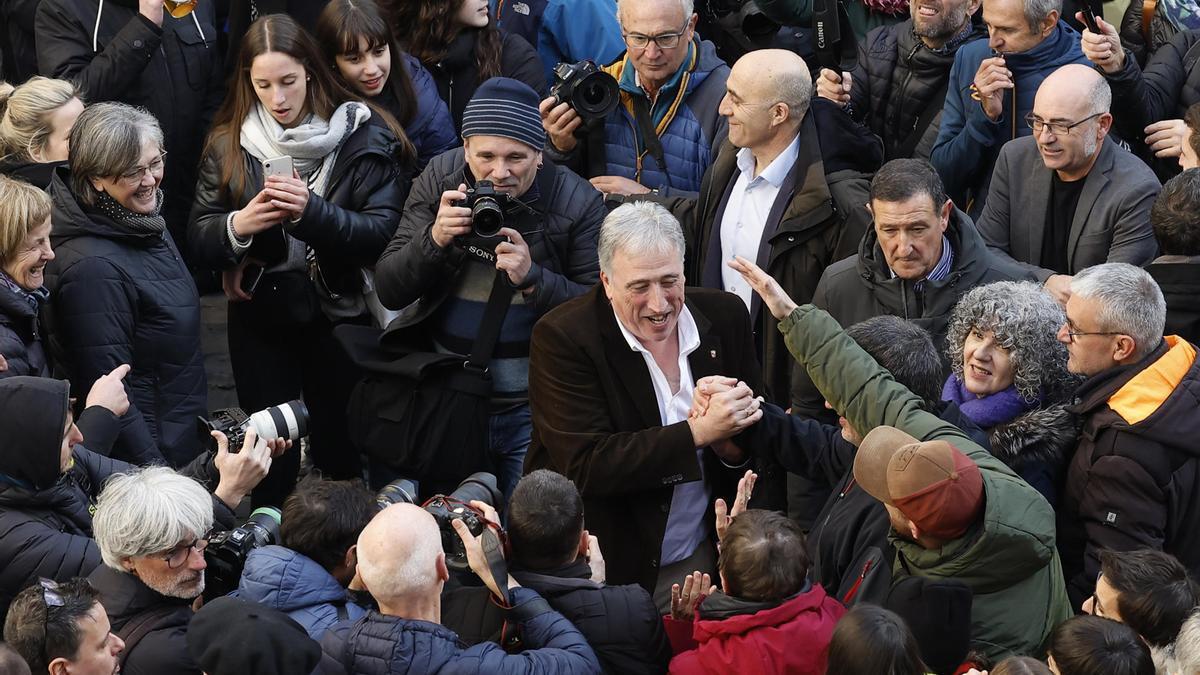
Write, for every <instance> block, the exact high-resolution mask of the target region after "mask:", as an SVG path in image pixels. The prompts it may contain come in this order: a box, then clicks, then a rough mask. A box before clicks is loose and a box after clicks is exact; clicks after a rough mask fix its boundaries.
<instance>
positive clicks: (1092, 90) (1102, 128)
mask: <svg viewBox="0 0 1200 675" xmlns="http://www.w3.org/2000/svg"><path fill="white" fill-rule="evenodd" d="M1111 105H1112V92H1111V91H1110V90H1109V88H1108V82H1106V81H1105V80H1104V77H1103V76H1102V75H1100V73H1098V72H1097V71H1096V70H1095V69H1094V68H1089V67H1087V66H1084V65H1082V64H1078V63H1073V64H1070V65H1066V66H1063V67H1061V68H1059V69H1058V70H1055V71H1054V72H1053V73H1051V74H1050V75H1049V76H1048V77H1047V78H1046V79H1045V80H1044V81H1043V82H1042V84H1041V86H1039V87H1038V91H1037V96H1036V97H1035V98H1034V100H1033V112H1032V117H1031V120H1032V126H1033V136H1034V138H1035V139H1036V140H1037V146H1038V152H1040V153H1041V155H1042V161H1043V163H1044V164H1045V165H1046V168H1048V169H1052V170H1054V171H1057V172H1058V175H1059V178H1060V179H1062V180H1065V181H1073V180H1079V179H1080V178H1083V177H1084V176H1086V175H1087V172H1088V171H1090V170H1091V167H1092V165H1093V164H1095V161H1096V157H1097V156H1098V155H1099V154H1100V148H1101V145H1102V143H1103V141H1104V137H1105V136H1107V135H1108V130H1109V127H1110V126H1111V125H1112V115H1110V114H1109V112H1108V111H1109V107H1110V106H1111Z"/></svg>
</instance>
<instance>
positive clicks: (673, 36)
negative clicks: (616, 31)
mask: <svg viewBox="0 0 1200 675" xmlns="http://www.w3.org/2000/svg"><path fill="white" fill-rule="evenodd" d="M690 22H691V19H688V20H687V21H685V22H684V24H683V28H680V29H679V32H678V33H662V34H660V35H642V34H641V33H623V34H622V35H621V37H623V38H625V44H626V45H627V46H629V47H632V48H634V49H645V48H646V47H649V46H650V42H651V41H653V42H654V44H656V45H658V48H659V49H674V48H676V47H678V46H679V39H680V38H682V37H683V35H684V34H685V33H687V27H688V23H690Z"/></svg>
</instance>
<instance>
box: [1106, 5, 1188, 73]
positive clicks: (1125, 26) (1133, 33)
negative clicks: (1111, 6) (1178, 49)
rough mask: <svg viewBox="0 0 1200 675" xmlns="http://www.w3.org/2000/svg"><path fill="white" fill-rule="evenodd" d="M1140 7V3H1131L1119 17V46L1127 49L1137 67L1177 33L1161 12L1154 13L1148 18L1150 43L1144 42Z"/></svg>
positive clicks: (1144, 36) (1144, 63) (1144, 62)
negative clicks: (1135, 60)
mask: <svg viewBox="0 0 1200 675" xmlns="http://www.w3.org/2000/svg"><path fill="white" fill-rule="evenodd" d="M1142 5H1143V3H1141V2H1131V3H1129V6H1128V7H1126V8H1125V14H1124V15H1123V16H1122V17H1121V31H1120V32H1121V46H1122V47H1124V48H1125V49H1128V50H1129V51H1130V53H1132V54H1133V56H1134V58H1136V59H1137V62H1138V65H1142V66H1144V65H1146V61H1148V60H1149V59H1150V57H1151V56H1154V53H1155V52H1157V51H1158V49H1159V48H1160V47H1162V46H1163V45H1165V44H1167V43H1168V42H1170V41H1171V38H1173V37H1175V35H1176V33H1178V32H1179V31H1178V29H1176V28H1175V26H1173V25H1172V24H1171V22H1170V21H1168V20H1167V18H1166V17H1165V16H1163V13H1162V12H1155V13H1154V15H1153V16H1152V17H1150V42H1149V43H1147V42H1146V34H1145V32H1144V31H1143V28H1144V26H1143V23H1142Z"/></svg>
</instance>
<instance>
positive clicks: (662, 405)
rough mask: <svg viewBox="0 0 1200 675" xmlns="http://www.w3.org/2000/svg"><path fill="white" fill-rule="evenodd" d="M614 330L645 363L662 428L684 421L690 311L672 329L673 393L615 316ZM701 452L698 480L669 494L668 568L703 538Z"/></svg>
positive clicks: (689, 380) (692, 384) (695, 344)
mask: <svg viewBox="0 0 1200 675" xmlns="http://www.w3.org/2000/svg"><path fill="white" fill-rule="evenodd" d="M617 327H619V328H620V329H621V335H623V336H625V341H626V342H627V343H628V344H629V348H630V349H632V350H633V351H635V352H638V353H639V354H641V355H642V358H643V359H644V360H645V361H646V369H647V370H649V371H650V382H651V384H653V386H654V398H655V400H656V401H658V416H659V419H660V420H662V424H663V426H667V425H670V424H676V423H679V422H683V421H686V420H687V418H688V411H690V410H691V409H692V391H693V390H694V389H695V388H696V380H695V379H694V378H693V377H692V366H691V364H690V363H688V355H689V354H691V353H692V352H694V351H696V350H697V349H698V348H699V347H700V329H699V328H697V327H696V319H695V318H693V317H692V313H691V311H689V310H688V308H687V307H686V306H684V308H683V310H682V311H681V312H680V313H679V322H678V323H677V324H676V328H675V332H676V334H677V335H678V336H679V389H678V390H676V391H671V385H670V383H669V382H667V376H666V375H665V374H664V373H663V371H662V368H659V367H658V363H657V362H656V361H655V360H654V355H653V354H651V353H650V351H649V350H648V349H646V348H645V347H644V346H642V343H641V341H640V340H638V339H637V337H636V336H635V335H634V334H633V333H630V332H629V331H628V330H627V329H626V328H625V324H623V323H621V318H620V317H617ZM703 452H704V448H696V463H697V464H699V465H700V480H698V481H692V482H690V483H677V484H676V485H675V488H674V490H675V492H674V494H672V495H671V512H670V513H669V514H668V515H667V530H666V533H665V534H664V535H663V543H662V554H661V556H660V558H659V564H660V565H669V564H671V563H674V562H679V561H680V560H683V559H685V558H687V557H689V556H690V555H692V553H694V552H695V551H696V547H697V546H699V545H700V543H701V542H702V541H704V538H705V536H706V530H705V527H704V514H705V512H707V511H708V502H709V498H710V494H709V490H708V483H707V482H706V481H705V480H704V463H703V462H701V461H700V460H701V457H702V456H703Z"/></svg>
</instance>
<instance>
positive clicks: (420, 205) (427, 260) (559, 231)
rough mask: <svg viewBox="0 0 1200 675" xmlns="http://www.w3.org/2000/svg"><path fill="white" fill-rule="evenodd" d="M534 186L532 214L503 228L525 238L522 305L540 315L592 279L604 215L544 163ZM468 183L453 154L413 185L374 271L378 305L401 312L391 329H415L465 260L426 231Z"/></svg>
mask: <svg viewBox="0 0 1200 675" xmlns="http://www.w3.org/2000/svg"><path fill="white" fill-rule="evenodd" d="M534 180H535V181H536V182H537V186H538V190H539V195H540V196H539V197H538V199H537V201H536V202H534V203H533V204H532V205H531V208H532V210H533V212H532V213H530V212H529V211H525V210H522V211H521V212H520V213H519V214H517V215H516V216H515V221H516V222H515V224H514V225H510V227H515V228H516V229H517V230H518V231H520V232H523V233H525V241H526V243H528V244H529V255H530V257H531V258H532V259H533V266H532V267H531V268H530V270H529V275H530V276H529V279H532V280H533V281H534V283H535V286H534V291H533V292H532V293H531V294H530V295H529V297H528V298H526V302H527V303H529V304H532V305H533V306H534V307H535V308H536V310H537V313H538V314H539V315H541V314H544V313H545V312H547V311H549V310H550V309H551V308H553V307H555V306H556V305H558V304H559V303H561V302H563V301H565V300H568V299H570V298H573V297H575V296H577V295H582V294H583V293H584V292H585V291H586V290H587V289H588V288H590V287H591V286H592V284H594V283H596V282H597V281H599V280H600V263H599V260H598V259H597V257H596V237H597V236H598V235H599V233H600V223H601V221H602V220H604V215H605V213H606V211H605V210H604V203H603V201H602V199H601V197H600V193H599V192H597V191H596V189H595V188H593V187H592V186H591V184H590V183H588V182H587V181H585V180H584V179H582V178H580V177H579V176H577V175H575V174H574V173H572V172H570V171H568V170H567V169H564V168H562V167H559V166H557V165H555V164H554V163H552V162H550V161H549V160H545V161H544V163H543V165H542V168H541V169H539V170H538V175H537V178H535V179H534ZM474 182H475V181H474V179H473V178H471V177H470V171H469V170H468V169H467V161H466V158H465V156H464V154H463V149H462V148H455V149H453V150H449V151H447V152H444V153H442V154H440V155H438V156H437V157H434V158H433V160H432V161H430V162H429V165H428V166H426V167H425V170H424V171H423V172H421V175H420V177H419V178H417V180H416V181H415V182H414V183H413V189H412V193H411V194H410V195H409V196H408V203H407V204H405V206H404V216H403V217H402V218H401V219H400V226H399V227H398V228H397V229H396V236H395V237H394V238H393V239H392V241H391V243H389V244H388V246H387V250H385V251H384V252H383V256H382V257H380V258H379V263H378V264H377V265H376V266H375V287H376V290H377V291H378V292H379V300H380V301H381V302H382V303H383V304H384V306H386V307H391V308H395V309H401V308H403V309H404V311H403V312H401V314H400V317H399V318H397V319H396V321H394V322H393V323H392V324H391V327H393V328H401V327H404V326H414V325H416V324H418V323H420V322H421V321H423V320H425V319H426V318H428V317H429V315H431V314H432V313H433V312H434V310H435V309H437V307H438V306H439V305H441V303H442V302H443V301H444V300H445V299H446V297H447V295H448V294H449V292H450V287H451V286H450V284H448V283H447V282H448V281H449V280H450V279H452V278H453V277H454V276H455V275H456V274H457V273H458V271H459V270H460V268H461V266H462V265H463V264H464V263H466V262H467V253H465V252H464V251H463V250H462V249H461V248H458V247H456V246H450V247H448V248H447V249H446V250H442V249H439V248H438V247H437V246H436V245H435V244H434V243H433V239H432V238H431V236H430V234H429V232H430V230H431V229H432V228H433V220H434V217H435V215H436V214H437V209H438V204H439V203H440V202H441V198H442V192H444V191H446V190H456V189H458V186H459V185H460V184H462V183H466V184H467V185H473V184H474ZM417 300H419V302H416V301H417Z"/></svg>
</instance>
